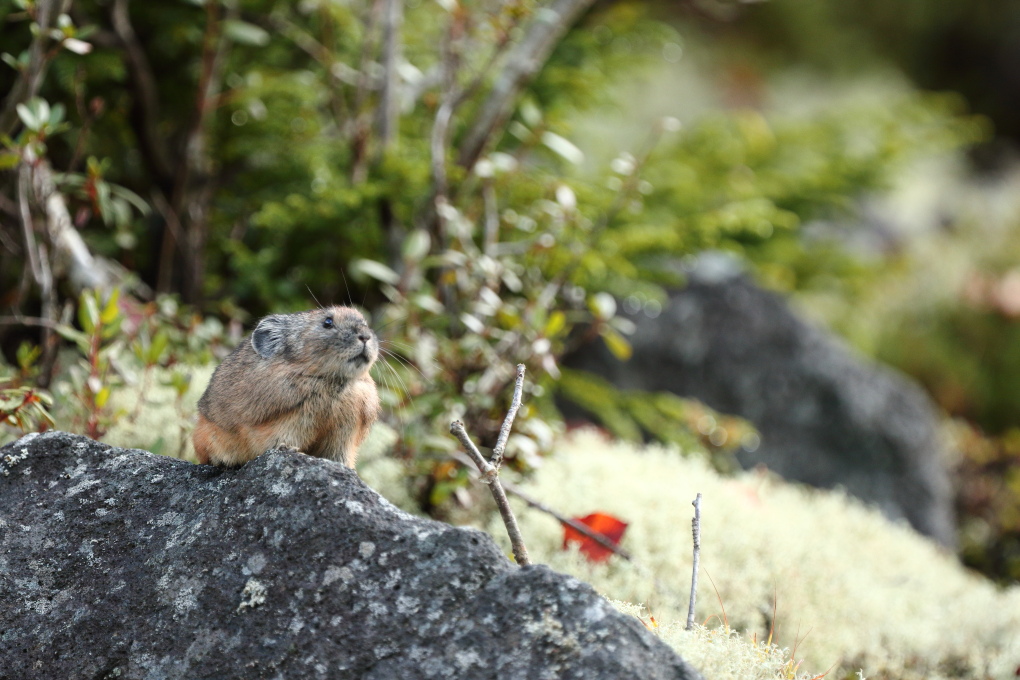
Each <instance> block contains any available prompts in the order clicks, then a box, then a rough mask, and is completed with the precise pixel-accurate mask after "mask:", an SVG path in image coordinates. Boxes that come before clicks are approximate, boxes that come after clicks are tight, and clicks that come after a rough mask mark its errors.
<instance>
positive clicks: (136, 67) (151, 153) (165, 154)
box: [110, 0, 174, 186]
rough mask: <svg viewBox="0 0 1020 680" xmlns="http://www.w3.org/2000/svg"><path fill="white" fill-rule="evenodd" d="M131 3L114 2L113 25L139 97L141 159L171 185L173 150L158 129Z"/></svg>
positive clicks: (150, 76) (154, 94)
mask: <svg viewBox="0 0 1020 680" xmlns="http://www.w3.org/2000/svg"><path fill="white" fill-rule="evenodd" d="M128 2H129V0H114V2H113V7H112V8H111V9H110V22H111V24H113V30H114V32H115V33H116V34H117V38H118V39H119V41H120V43H121V45H122V47H123V49H124V56H125V61H126V62H127V67H128V75H129V76H130V77H131V82H132V83H133V84H134V87H135V91H136V94H137V96H135V97H132V103H133V105H134V108H135V110H134V112H133V113H134V116H133V118H135V121H134V122H135V128H136V131H137V134H138V142H139V147H140V149H141V151H142V157H143V158H144V159H145V161H146V163H147V165H148V166H149V171H150V172H151V173H152V174H153V176H154V177H155V178H156V179H157V181H159V182H160V183H162V184H164V185H166V186H169V184H170V183H171V182H172V181H173V176H174V171H173V163H172V162H171V160H170V159H171V154H170V151H169V149H167V147H166V145H165V144H164V143H163V139H162V137H161V136H160V134H159V132H158V131H157V130H156V117H157V113H158V111H159V95H158V91H157V88H156V77H155V74H154V73H153V71H152V65H151V64H150V63H149V58H148V56H146V54H145V50H143V49H142V46H141V44H140V43H139V41H138V36H137V35H136V34H135V29H134V27H133V26H132V25H131V16H130V12H129V11H128Z"/></svg>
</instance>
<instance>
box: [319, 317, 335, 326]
mask: <svg viewBox="0 0 1020 680" xmlns="http://www.w3.org/2000/svg"><path fill="white" fill-rule="evenodd" d="M322 327H323V328H332V327H333V319H331V318H329V317H328V316H327V317H326V318H325V319H324V320H323V322H322Z"/></svg>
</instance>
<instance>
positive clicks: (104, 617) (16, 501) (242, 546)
mask: <svg viewBox="0 0 1020 680" xmlns="http://www.w3.org/2000/svg"><path fill="white" fill-rule="evenodd" d="M496 677H499V678H521V679H528V680H535V679H539V678H620V677H642V678H698V677H699V676H698V674H697V673H696V672H694V671H693V670H691V668H690V667H689V666H688V665H687V664H686V663H684V661H683V660H682V659H680V658H679V657H678V656H676V655H675V654H674V653H673V652H672V651H671V650H670V649H669V648H668V647H667V646H666V645H665V644H663V643H662V642H661V641H659V640H658V639H657V638H656V637H655V636H654V635H652V634H651V633H649V632H648V631H646V630H645V629H644V627H643V626H642V625H641V623H639V622H638V621H637V620H636V619H633V618H631V617H626V616H624V615H622V614H620V613H619V612H617V611H616V610H615V609H614V608H613V607H612V606H611V605H609V604H608V603H607V602H606V601H605V600H603V599H602V598H600V597H599V596H598V595H597V594H596V593H595V592H594V591H593V590H592V589H591V587H590V586H588V585H586V584H584V583H581V582H580V581H577V580H575V579H573V578H570V577H568V576H564V575H561V574H557V573H555V572H552V571H550V570H549V569H547V568H545V567H541V566H534V567H526V568H517V567H515V566H514V565H512V564H511V563H510V562H509V561H508V560H507V558H506V557H505V556H503V555H502V554H501V553H500V551H499V550H498V548H497V547H496V545H495V544H494V543H493V542H492V541H491V539H489V537H488V536H486V535H485V534H483V533H481V532H479V531H475V530H471V529H460V528H454V527H451V526H449V525H445V524H441V523H438V522H434V521H430V520H426V519H421V518H416V517H412V516H410V515H407V514H406V513H403V512H401V511H400V510H398V509H396V508H395V507H394V506H392V505H391V504H389V503H388V502H387V501H385V500H384V499H383V498H381V497H380V496H379V495H378V494H376V493H375V492H374V491H372V490H371V489H369V488H368V487H366V486H365V485H364V484H363V483H362V482H361V481H360V480H359V479H358V477H357V475H356V474H355V473H354V472H352V471H350V470H348V469H347V468H345V467H344V466H343V465H339V464H336V463H331V462H328V461H323V460H319V459H316V458H310V457H308V456H305V455H303V454H298V453H288V452H282V451H273V452H269V453H267V454H265V455H263V456H261V457H259V458H258V459H256V460H254V461H252V462H251V463H249V464H247V465H245V466H244V467H242V468H239V469H234V470H223V469H217V468H212V467H206V466H197V465H191V464H189V463H186V462H183V461H180V460H174V459H170V458H163V457H159V456H155V455H153V454H150V453H147V452H144V451H136V450H126V449H116V448H110V447H108V446H105V445H103V444H99V443H96V442H94V441H91V440H89V439H85V438H83V437H78V436H74V435H68V434H65V433H60V432H56V433H49V434H45V435H39V436H34V437H26V438H23V439H21V440H20V441H18V442H15V443H14V444H11V445H8V446H6V447H4V448H3V449H0V678H2V679H3V680H28V679H31V678H46V679H52V678H61V679H65V678H89V679H106V678H246V679H247V678H380V679H386V680H390V679H393V678H400V680H410V679H413V678H496Z"/></svg>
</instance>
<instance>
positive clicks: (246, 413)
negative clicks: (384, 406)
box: [193, 306, 379, 467]
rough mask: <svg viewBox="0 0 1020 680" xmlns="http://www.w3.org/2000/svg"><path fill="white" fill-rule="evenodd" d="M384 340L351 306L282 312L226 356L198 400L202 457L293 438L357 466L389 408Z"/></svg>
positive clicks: (216, 460)
mask: <svg viewBox="0 0 1020 680" xmlns="http://www.w3.org/2000/svg"><path fill="white" fill-rule="evenodd" d="M378 356H379V341H378V339H377V338H376V337H375V333H373V332H372V329H370V328H369V327H368V324H367V323H365V319H364V317H362V316H361V314H360V313H359V312H358V311H357V310H355V309H351V308H350V307H340V306H336V307H327V308H325V309H316V310H312V311H310V312H299V313H297V314H274V315H273V316H267V317H266V318H264V319H262V320H261V321H259V323H258V326H256V327H255V330H254V331H252V334H251V337H250V338H248V339H247V340H246V341H245V342H242V343H241V344H240V345H239V346H238V347H237V349H235V350H234V351H233V352H232V353H231V354H230V356H228V357H227V358H226V359H224V360H223V363H222V364H220V365H219V367H217V369H216V371H215V372H214V373H213V376H212V380H210V382H209V387H208V388H206V391H205V394H203V395H202V398H201V399H200V400H199V402H198V413H199V416H198V426H197V427H196V428H195V433H194V435H193V440H194V443H195V452H196V453H197V454H198V460H199V462H201V463H212V464H215V465H241V464H243V463H246V462H248V461H249V460H252V459H253V458H255V457H256V456H258V455H259V454H261V453H263V452H264V451H266V450H268V449H271V448H274V447H278V446H289V447H294V448H297V449H298V450H300V451H303V452H304V453H307V454H308V455H310V456H317V457H319V458H328V459H330V460H335V461H339V462H342V463H344V464H345V465H347V466H348V467H354V460H355V457H356V456H357V454H358V447H360V446H361V443H362V441H364V439H365V436H366V435H367V434H368V431H369V429H370V428H371V427H372V423H374V422H375V420H376V418H377V417H378V415H379V395H378V393H377V392H376V389H375V381H373V380H372V377H371V376H370V375H369V374H368V371H369V369H370V368H371V367H372V364H373V363H375V360H376V358H377V357H378Z"/></svg>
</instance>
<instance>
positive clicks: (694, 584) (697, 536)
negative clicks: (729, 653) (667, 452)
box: [687, 493, 701, 630]
mask: <svg viewBox="0 0 1020 680" xmlns="http://www.w3.org/2000/svg"><path fill="white" fill-rule="evenodd" d="M691 505H693V506H694V519H692V520H691V533H692V534H693V535H694V568H693V571H692V573H691V606H690V608H689V609H688V610H687V630H690V629H691V628H693V627H694V602H695V600H697V599H698V560H699V558H700V557H701V494H700V493H699V494H698V495H697V497H695V499H694V501H693V502H692V503H691Z"/></svg>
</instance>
